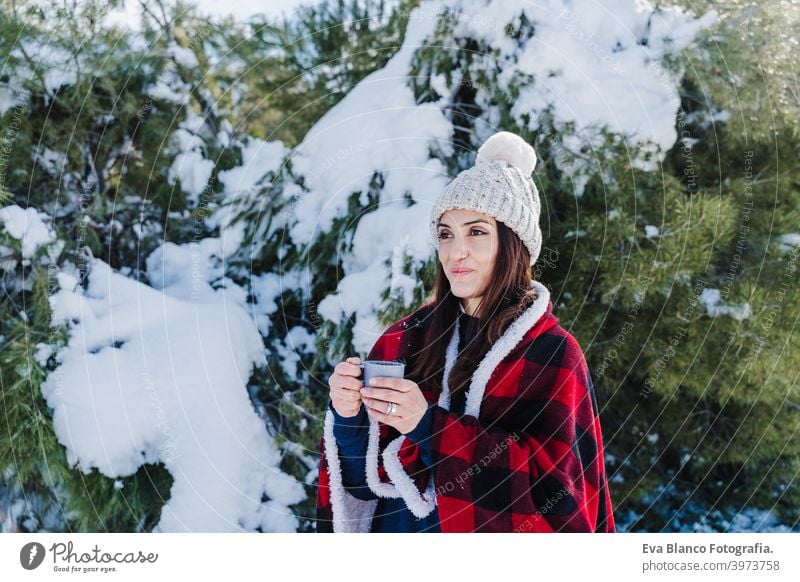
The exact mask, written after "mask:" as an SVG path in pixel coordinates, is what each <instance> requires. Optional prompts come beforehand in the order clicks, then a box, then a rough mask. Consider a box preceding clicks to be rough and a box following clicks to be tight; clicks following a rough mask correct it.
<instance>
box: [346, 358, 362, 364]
mask: <svg viewBox="0 0 800 582" xmlns="http://www.w3.org/2000/svg"><path fill="white" fill-rule="evenodd" d="M345 362H347V363H348V364H353V365H354V366H358V365H359V364H361V358H359V357H358V356H352V357H350V358H347V359H346V360H345Z"/></svg>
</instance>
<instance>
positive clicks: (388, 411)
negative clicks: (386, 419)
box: [386, 402, 397, 416]
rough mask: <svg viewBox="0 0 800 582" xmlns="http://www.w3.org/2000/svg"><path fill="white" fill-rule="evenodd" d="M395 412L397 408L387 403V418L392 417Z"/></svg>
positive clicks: (392, 403)
mask: <svg viewBox="0 0 800 582" xmlns="http://www.w3.org/2000/svg"><path fill="white" fill-rule="evenodd" d="M395 410H397V407H396V406H395V404H394V402H390V403H389V409H388V410H387V411H386V414H388V415H389V416H392V415H393V414H394V411H395Z"/></svg>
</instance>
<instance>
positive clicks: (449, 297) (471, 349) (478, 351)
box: [409, 221, 536, 394]
mask: <svg viewBox="0 0 800 582" xmlns="http://www.w3.org/2000/svg"><path fill="white" fill-rule="evenodd" d="M497 234H498V239H499V248H498V252H497V259H496V261H495V266H494V272H493V273H492V277H491V278H490V279H489V282H488V284H487V287H486V290H485V292H484V294H483V298H482V300H481V302H480V305H479V306H478V308H477V310H476V312H475V313H474V314H473V315H474V317H475V318H476V319H477V323H476V326H477V330H476V331H475V333H474V335H473V336H472V339H471V340H470V341H469V343H467V344H466V345H464V344H465V342H464V341H463V340H462V341H461V342H460V344H461V345H459V352H458V359H457V360H456V364H455V365H454V366H453V369H452V371H451V372H450V377H449V378H448V386H449V388H450V393H451V394H455V393H456V392H458V391H460V390H466V389H467V387H468V386H469V379H470V378H471V377H472V374H473V372H474V371H475V369H476V368H477V366H478V364H479V363H480V361H481V360H482V359H483V357H484V356H485V355H486V352H488V351H489V348H491V346H492V345H493V344H494V343H495V342H496V341H497V340H498V339H499V338H500V336H501V335H502V334H503V332H504V331H505V330H506V329H507V328H508V326H509V325H510V324H511V323H512V322H513V321H514V320H515V319H516V318H517V317H518V316H519V315H520V314H521V313H522V312H523V311H524V310H525V309H526V308H528V307H529V306H530V305H531V303H533V302H534V301H535V299H536V291H535V290H534V289H532V288H531V279H532V273H531V265H530V253H529V252H528V249H527V247H526V246H525V245H524V244H522V241H521V240H520V239H519V237H518V236H517V235H516V234H515V233H514V231H512V230H511V229H509V228H508V227H507V226H506V225H505V224H503V223H502V222H500V221H497ZM432 297H433V305H432V309H431V313H430V318H431V321H430V327H429V328H428V331H427V334H426V341H425V346H424V348H423V349H422V350H421V351H420V352H419V353H418V354H416V357H415V358H414V359H413V361H412V362H411V369H410V371H409V376H411V377H413V378H415V379H417V381H418V382H425V383H426V386H428V387H429V388H430V389H432V390H433V391H434V392H436V393H440V392H441V390H442V378H443V375H444V362H445V351H446V350H447V344H448V342H449V341H450V337H451V335H452V333H453V329H454V326H455V325H456V324H457V322H458V316H459V315H460V308H459V305H460V303H461V299H459V298H458V297H456V296H455V295H453V293H452V292H451V290H450V281H448V279H447V276H446V275H445V272H444V268H443V267H442V263H441V261H437V269H436V279H435V282H434V286H433V291H432Z"/></svg>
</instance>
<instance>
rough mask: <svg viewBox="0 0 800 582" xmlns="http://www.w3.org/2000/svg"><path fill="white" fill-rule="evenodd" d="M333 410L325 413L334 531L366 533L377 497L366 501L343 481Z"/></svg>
mask: <svg viewBox="0 0 800 582" xmlns="http://www.w3.org/2000/svg"><path fill="white" fill-rule="evenodd" d="M333 423H334V417H333V412H331V411H330V410H328V411H326V413H325V428H324V436H325V458H326V459H327V461H328V475H330V489H331V512H332V513H333V531H334V533H341V532H345V533H365V532H368V531H369V530H370V527H371V526H372V517H373V516H374V515H375V508H376V507H377V505H378V500H377V499H371V500H369V501H365V500H363V499H358V498H357V497H355V496H353V495H351V494H350V493H348V492H347V491H346V490H345V488H344V484H343V483H342V466H341V464H340V463H339V447H338V446H336V437H335V436H334V435H333Z"/></svg>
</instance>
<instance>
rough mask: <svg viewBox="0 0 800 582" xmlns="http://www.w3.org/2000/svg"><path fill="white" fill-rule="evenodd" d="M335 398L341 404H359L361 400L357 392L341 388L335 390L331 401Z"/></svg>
mask: <svg viewBox="0 0 800 582" xmlns="http://www.w3.org/2000/svg"><path fill="white" fill-rule="evenodd" d="M334 398H335V399H336V400H339V401H341V402H350V403H354V402H358V401H359V400H361V396H360V395H359V393H358V392H356V391H355V390H345V389H339V388H336V389H334V390H333V392H332V393H331V400H333V399H334Z"/></svg>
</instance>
